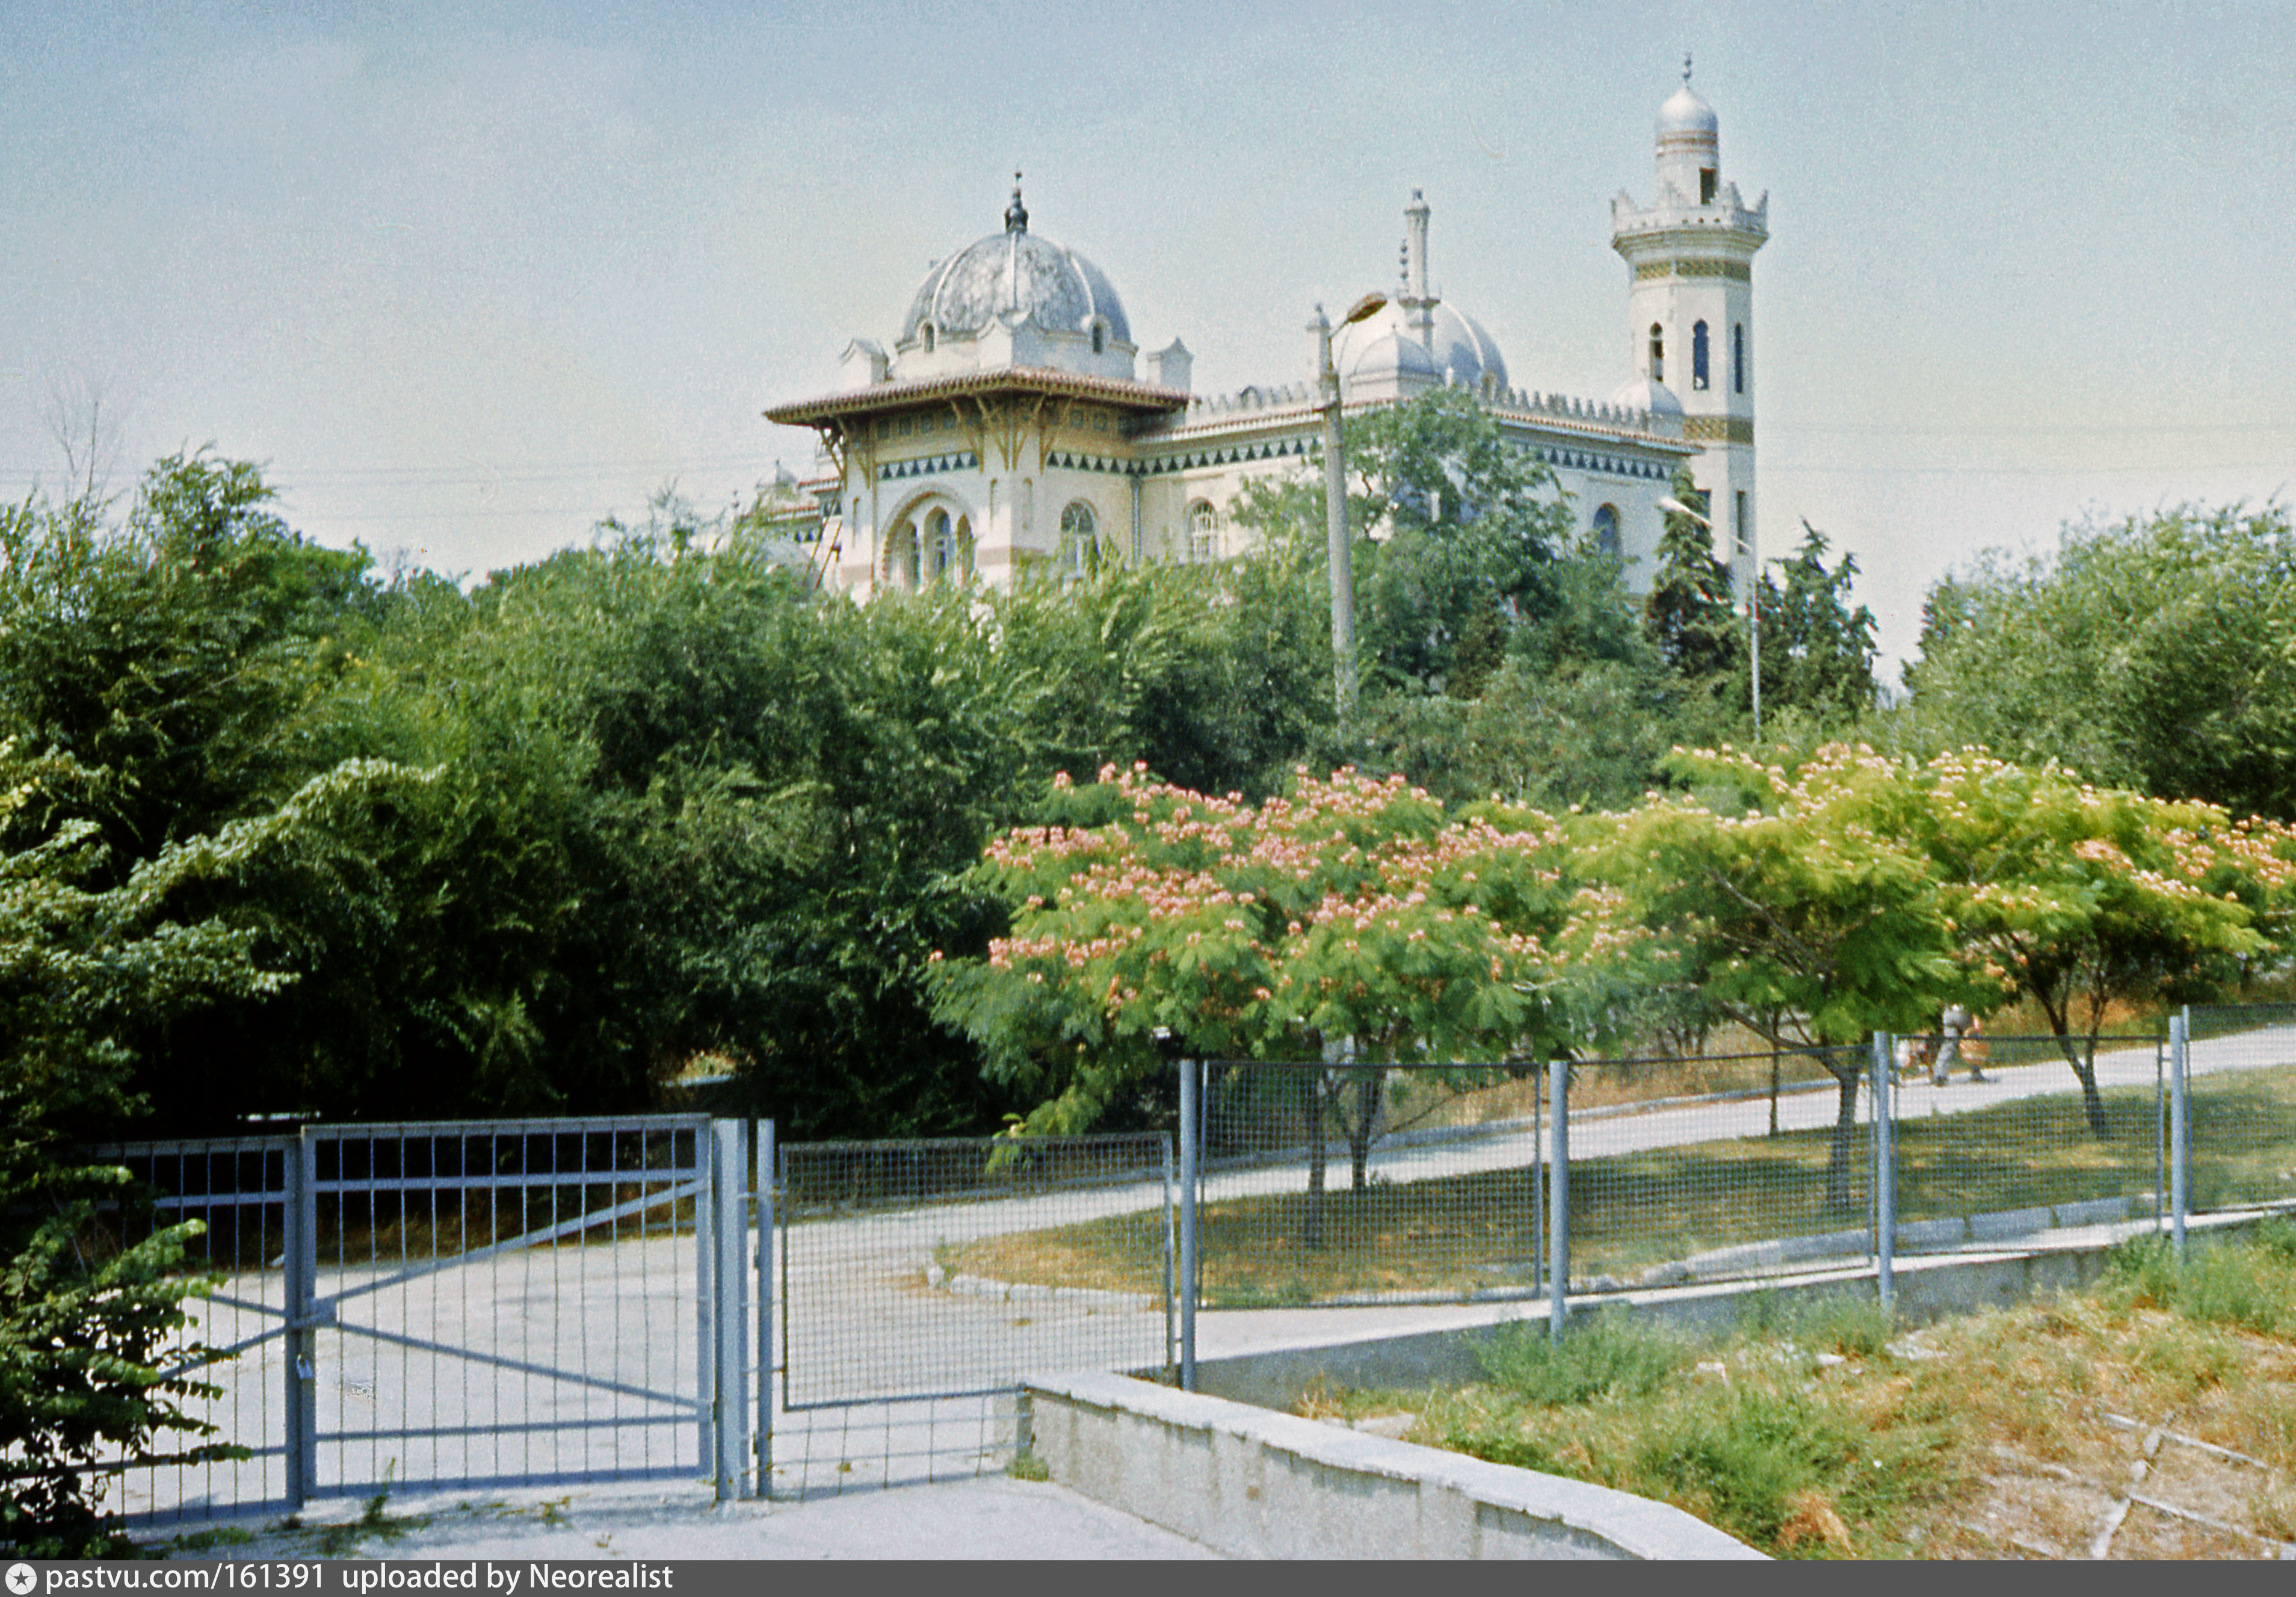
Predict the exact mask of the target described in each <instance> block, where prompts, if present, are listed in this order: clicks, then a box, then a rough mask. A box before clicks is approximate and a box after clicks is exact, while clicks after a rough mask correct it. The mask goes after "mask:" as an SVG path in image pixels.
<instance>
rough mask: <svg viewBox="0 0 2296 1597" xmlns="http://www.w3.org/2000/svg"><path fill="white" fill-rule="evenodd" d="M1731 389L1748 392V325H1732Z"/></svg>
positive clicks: (1736, 323) (1739, 323)
mask: <svg viewBox="0 0 2296 1597" xmlns="http://www.w3.org/2000/svg"><path fill="white" fill-rule="evenodd" d="M1730 387H1731V389H1732V391H1734V392H1735V393H1740V394H1743V393H1744V392H1745V391H1746V324H1745V323H1743V322H1734V323H1731V324H1730Z"/></svg>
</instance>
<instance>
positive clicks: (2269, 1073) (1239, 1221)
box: [940, 1061, 2296, 1307]
mask: <svg viewBox="0 0 2296 1597" xmlns="http://www.w3.org/2000/svg"><path fill="white" fill-rule="evenodd" d="M1998 1062H2005V1061H1997V1063H1998ZM2066 1077H2067V1082H2068V1085H2071V1071H2070V1070H2067V1071H2066ZM2104 1102H2105V1106H2106V1110H2107V1114H2108V1125H2109V1127H2110V1133H2111V1134H2110V1135H2109V1136H2107V1137H2106V1138H2105V1139H2103V1141H2099V1140H2098V1139H2096V1138H2095V1137H2093V1136H2091V1135H2090V1134H2089V1132H2088V1127H2087V1121H2086V1119H2085V1118H2084V1117H2083V1113H2082V1110H2081V1105H2080V1100H2079V1095H2078V1093H2073V1092H2066V1093H2054V1094H2051V1095H2049V1096H2047V1097H2040V1098H2026V1099H2020V1100H2016V1101H2013V1102H2009V1103H2005V1104H2001V1105H1997V1106H1996V1107H1994V1108H1992V1109H1989V1110H1981V1111H1980V1112H1977V1113H1973V1114H1967V1115H1949V1116H1939V1117H1935V1118H1929V1117H1923V1116H1919V1115H1913V1116H1909V1117H1908V1118H1905V1119H1903V1120H1901V1121H1900V1122H1899V1125H1898V1215H1899V1217H1900V1219H1901V1220H1903V1221H1907V1222H1913V1221H1918V1220H1923V1219H1927V1218H1934V1217H1939V1216H1956V1215H1959V1216H1966V1215H1972V1214H1987V1213H1993V1212H1997V1211H2001V1210H2009V1209H2022V1208H2038V1207H2040V1206H2043V1205H2048V1204H2064V1203H2074V1202H2080V1201H2084V1200H2091V1199H2099V1198H2125V1199H2128V1200H2131V1201H2132V1204H2136V1205H2139V1206H2140V1207H2137V1208H2136V1211H2135V1212H2136V1213H2137V1214H2139V1215H2142V1214H2144V1213H2146V1212H2149V1195H2150V1194H2152V1193H2153V1192H2154V1191H2155V1190H2156V1181H2157V1174H2156V1171H2157V1166H2156V1136H2157V1132H2158V1122H2157V1119H2156V1116H2155V1110H2154V1103H2153V1093H2152V1091H2151V1089H2150V1088H2149V1087H2144V1088H2114V1089H2108V1090H2107V1091H2106V1092H2105V1093H2104ZM2192 1106H2193V1109H2192V1113H2193V1146H2194V1196H2195V1200H2196V1201H2197V1202H2198V1203H2200V1204H2201V1205H2202V1206H2203V1207H2215V1206H2218V1205H2220V1204H2223V1203H2226V1202H2228V1201H2230V1200H2232V1199H2233V1198H2235V1197H2239V1198H2246V1199H2257V1198H2272V1197H2296V1176H2292V1175H2291V1173H2290V1172H2291V1168H2292V1167H2296V1066H2291V1067H2281V1068H2277V1069H2268V1070H2255V1071H2243V1072H2241V1073H2239V1074H2237V1075H2233V1076H2214V1077H2202V1078H2200V1080H2199V1081H2197V1082H2195V1084H2194V1090H2193V1095H2192ZM1831 1137H1832V1132H1831V1130H1830V1128H1827V1129H1820V1130H1816V1131H1806V1132H1789V1133H1786V1134H1782V1135H1779V1136H1775V1137H1774V1136H1767V1135H1756V1136H1750V1137H1743V1138H1738V1139H1734V1140H1730V1141H1724V1142H1704V1143H1699V1144H1695V1145H1692V1146H1688V1147H1678V1148H1668V1149H1661V1150H1654V1151H1648V1152H1641V1153H1632V1154H1624V1155H1617V1156H1607V1157H1603V1158H1597V1159H1574V1160H1573V1161H1572V1164H1571V1171H1570V1235H1571V1250H1572V1266H1573V1274H1574V1276H1575V1277H1578V1278H1580V1279H1584V1278H1587V1277H1590V1276H1594V1275H1597V1274H1610V1275H1612V1276H1614V1277H1618V1278H1620V1279H1625V1280H1633V1279H1635V1278H1636V1277H1637V1276H1638V1275H1639V1274H1641V1272H1642V1271H1643V1270H1644V1269H1645V1268H1647V1267H1648V1266H1650V1265H1654V1264H1658V1263H1660V1262H1662V1261H1666V1260H1673V1259H1682V1258H1686V1257H1691V1256H1693V1255H1695V1254H1698V1253H1701V1252H1704V1251H1706V1250H1709V1249H1717V1248H1723V1247H1727V1246H1731V1245H1734V1244H1737V1243H1743V1242H1750V1241H1761V1240H1766V1239H1769V1238H1774V1237H1789V1236H1798V1235H1808V1234H1813V1233H1823V1232H1830V1231H1839V1230H1854V1229H1857V1228H1858V1227H1860V1226H1862V1225H1864V1224H1866V1213H1867V1204H1868V1202H1869V1197H1868V1193H1867V1190H1866V1178H1867V1173H1868V1169H1869V1164H1868V1159H1869V1155H1868V1153H1867V1151H1866V1140H1865V1134H1864V1132H1863V1131H1862V1130H1861V1131H1860V1132H1859V1134H1858V1135H1857V1142H1856V1147H1855V1151H1854V1153H1853V1157H1852V1160H1851V1165H1852V1169H1851V1180H1852V1194H1851V1195H1852V1200H1853V1201H1852V1206H1851V1207H1850V1208H1849V1209H1847V1210H1840V1209H1834V1208H1830V1207H1829V1206H1828V1204H1827V1201H1826V1199H1827V1192H1826V1167H1827V1162H1828V1158H1829V1151H1830V1147H1831ZM1333 1180H1334V1181H1335V1182H1337V1183H1341V1190H1333V1191H1330V1192H1326V1193H1325V1194H1324V1199H1323V1201H1322V1205H1321V1224H1322V1235H1321V1242H1320V1246H1309V1245H1308V1239H1309V1235H1310V1232H1309V1221H1310V1216H1311V1215H1313V1214H1314V1213H1315V1206H1314V1205H1312V1204H1311V1203H1310V1201H1309V1199H1308V1194H1307V1193H1306V1192H1283V1193H1278V1194H1272V1195H1267V1196H1258V1197H1251V1198H1244V1199H1235V1200H1222V1201H1218V1202H1214V1203H1211V1204H1208V1205H1207V1206H1206V1207H1205V1209H1204V1212H1203V1216H1202V1226H1203V1265H1202V1268H1203V1280H1204V1293H1205V1298H1206V1300H1207V1302H1209V1303H1210V1305H1212V1306H1216V1307H1251V1306H1267V1305H1282V1304H1301V1303H1314V1302H1322V1301H1329V1300H1332V1299H1333V1298H1345V1297H1348V1296H1352V1295H1358V1294H1382V1293H1384V1294H1408V1295H1413V1296H1422V1297H1427V1298H1457V1297H1463V1296H1465V1295H1467V1294H1469V1293H1471V1292H1474V1291H1477V1290H1489V1289H1494V1288H1514V1289H1516V1290H1525V1291H1527V1290H1530V1273H1529V1271H1530V1261H1531V1259H1532V1257H1533V1250H1534V1247H1535V1246H1536V1241H1535V1238H1536V1226H1537V1224H1538V1216H1539V1213H1540V1210H1541V1208H1542V1205H1543V1201H1544V1200H1543V1198H1542V1196H1541V1194H1540V1192H1539V1191H1538V1183H1536V1181H1535V1179H1534V1177H1533V1175H1532V1174H1531V1173H1530V1172H1529V1171H1526V1170H1521V1169H1513V1170H1498V1171H1488V1172H1480V1173H1477V1174H1472V1175H1455V1176H1446V1177H1442V1178H1439V1179H1434V1180H1428V1181H1419V1182H1410V1183H1387V1182H1384V1181H1382V1180H1380V1179H1379V1178H1378V1177H1377V1176H1376V1175H1374V1180H1373V1182H1372V1183H1371V1184H1370V1185H1369V1186H1368V1187H1366V1188H1365V1189H1364V1190H1363V1191H1361V1192H1356V1191H1349V1190H1345V1189H1344V1183H1345V1182H1346V1181H1347V1172H1346V1168H1345V1167H1344V1165H1343V1164H1342V1165H1341V1166H1340V1167H1337V1168H1335V1169H1334V1171H1333ZM940 1263H941V1264H942V1265H943V1267H945V1268H947V1269H948V1270H950V1271H952V1272H958V1271H962V1272H965V1273H968V1274H975V1275H982V1276H987V1277H990V1278H993V1279H996V1280H1002V1281H1013V1282H1034V1283H1037V1284H1044V1285H1065V1286H1085V1287H1095V1288H1100V1289H1103V1290H1117V1291H1128V1292H1142V1293H1148V1294H1151V1295H1156V1294H1160V1293H1161V1292H1162V1290H1163V1267H1164V1266H1163V1255H1162V1249H1161V1237H1160V1235H1152V1234H1150V1228H1148V1227H1145V1226H1144V1225H1143V1224H1141V1222H1140V1220H1139V1218H1138V1216H1119V1217H1113V1218H1110V1219H1105V1220H1099V1221H1093V1222H1090V1223H1087V1224H1077V1225H1070V1226H1063V1227H1058V1228H1054V1229H1049V1230H1046V1231H1039V1232H1030V1233H1018V1234H1014V1235H1008V1236H1003V1237H995V1238H989V1239H985V1240H982V1241H977V1242H970V1243H964V1244H958V1245H952V1246H950V1247H948V1248H947V1249H944V1250H943V1252H942V1255H941V1258H940Z"/></svg>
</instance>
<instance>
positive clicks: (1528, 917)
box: [936, 769, 1632, 1130]
mask: <svg viewBox="0 0 2296 1597" xmlns="http://www.w3.org/2000/svg"><path fill="white" fill-rule="evenodd" d="M1052 815H1053V819H1052V823H1051V824H1050V825H1048V826H1044V827H1030V828H1022V829H1020V830H1018V831H1012V832H1009V833H1007V834H1006V835H1005V836H1004V837H1002V838H999V839H996V841H995V842H994V843H993V844H992V845H991V846H990V848H989V850H988V857H987V860H986V862H985V863H984V864H983V865H982V867H981V870H980V876H979V880H980V883H981V885H982V886H983V887H985V888H986V889H988V890H990V891H993V892H994V893H995V894H996V896H997V897H999V898H1000V899H1001V900H1002V901H1003V902H1004V903H1005V905H1008V906H1009V907H1010V909H1011V911H1012V914H1013V926H1012V930H1011V932H1010V934H1009V935H1007V936H1005V937H1002V938H997V939H996V940H995V941H994V942H992V943H991V944H990V945H989V946H988V952H987V953H986V954H985V955H982V956H980V957H977V958H969V959H955V960H949V961H947V962H943V963H942V964H941V966H940V978H939V991H938V995H937V1000H936V1005H937V1008H938V1010H939V1013H940V1014H941V1015H942V1016H943V1018H944V1019H946V1020H948V1021H949V1022H950V1023H951V1024H953V1025H956V1026H960V1027H962V1028H964V1030H965V1031H967V1032H968V1033H969V1034H971V1035H972V1036H974V1037H976V1038H978V1039H979V1040H980V1044H981V1045H982V1047H983V1049H984V1052H985V1057H986V1060H987V1062H988V1069H991V1070H992V1071H995V1072H996V1073H997V1074H999V1075H1000V1076H1002V1077H1005V1078H1007V1079H1009V1080H1011V1081H1013V1083H1014V1084H1015V1085H1016V1086H1018V1087H1019V1088H1020V1089H1021V1090H1022V1091H1023V1093H1025V1094H1026V1096H1027V1097H1028V1098H1029V1100H1030V1101H1031V1102H1036V1103H1037V1106H1038V1107H1037V1109H1036V1110H1035V1111H1034V1113H1033V1114H1032V1115H1031V1117H1030V1119H1029V1124H1030V1126H1031V1127H1032V1128H1035V1129H1042V1130H1068V1129H1078V1128H1081V1127H1083V1126H1089V1125H1091V1124H1092V1123H1093V1122H1094V1121H1095V1119H1096V1118H1098V1116H1099V1114H1100V1113H1101V1111H1102V1110H1103V1108H1104V1106H1106V1105H1107V1104H1108V1103H1109V1102H1111V1100H1112V1099H1113V1098H1114V1097H1115V1095H1116V1094H1117V1093H1118V1092H1119V1089H1121V1088H1122V1087H1124V1086H1125V1085H1128V1084H1129V1083H1130V1082H1132V1081H1134V1080H1136V1079H1137V1078H1138V1077H1141V1076H1143V1075H1144V1074H1145V1073H1147V1072H1148V1071H1150V1070H1151V1069H1153V1068H1154V1066H1155V1064H1156V1062H1157V1060H1158V1054H1157V1052H1156V1049H1155V1045H1154V1039H1155V1037H1156V1036H1157V1035H1158V1034H1159V1033H1160V1032H1165V1033H1169V1034H1170V1035H1172V1036H1177V1037H1178V1038H1179V1039H1181V1042H1182V1044H1184V1045H1185V1046H1186V1047H1188V1048H1190V1049H1192V1050H1193V1051H1196V1052H1200V1053H1201V1054H1204V1055H1207V1056H1211V1057H1219V1058H1235V1059H1276V1060H1304V1061H1313V1060H1317V1059H1322V1058H1326V1057H1329V1056H1330V1051H1331V1050H1332V1049H1333V1048H1334V1047H1336V1046H1337V1045H1338V1044H1340V1042H1341V1039H1350V1040H1351V1044H1352V1047H1353V1049H1354V1050H1355V1057H1357V1058H1361V1059H1366V1060H1373V1061H1398V1060H1423V1059H1431V1058H1432V1059H1443V1058H1478V1057H1480V1058H1484V1059H1493V1060H1498V1059H1507V1058H1513V1057H1519V1056H1530V1057H1537V1056H1540V1055H1542V1054H1544V1053H1545V1052H1548V1051H1551V1050H1553V1049H1554V1048H1557V1047H1560V1046H1562V1045H1563V1044H1565V1042H1567V1041H1570V1040H1574V1039H1576V1040H1580V1041H1584V1040H1585V1039H1586V1037H1587V1036H1591V1029H1590V1028H1593V1027H1595V1025H1597V1024H1598V1023H1599V1018H1600V1017H1601V1015H1602V1014H1603V1011H1604V1009H1605V1004H1606V999H1607V996H1608V988H1607V987H1604V986H1603V983H1604V982H1605V980H1606V979H1607V977H1608V974H1609V972H1610V971H1611V968H1612V965H1613V963H1614V961H1615V957H1616V955H1617V954H1618V952H1619V950H1620V948H1622V947H1623V946H1625V945H1626V944H1627V943H1629V942H1631V941H1632V938H1630V937H1628V936H1627V934H1626V933H1625V932H1624V931H1623V930H1621V929H1620V927H1619V926H1618V925H1617V924H1616V917H1615V910H1616V901H1615V899H1614V897H1612V896H1611V895H1608V894H1605V893H1603V892H1601V891H1599V890H1597V889H1593V888H1590V887H1587V886H1585V885H1584V884H1581V883H1579V882H1576V881H1574V880H1572V879H1571V878H1570V876H1569V875H1568V874H1567V872H1566V869H1565V867H1566V865H1567V863H1568V860H1569V856H1570V843H1569V839H1568V835H1567V833H1566V831H1564V829H1563V828H1562V827H1561V826H1560V825H1558V824H1557V823H1554V821H1552V820H1550V819H1549V818H1548V817H1546V816H1544V815H1539V814H1538V813H1537V812H1535V811H1530V810H1526V809H1513V808H1506V807H1479V808H1477V809H1473V810H1471V811H1469V812H1467V813H1465V814H1463V815H1457V816H1454V815H1449V814H1447V812H1446V811H1445V809H1444V807H1443V806H1442V805H1441V804H1440V803H1439V802H1437V801H1436V800H1434V799H1433V798H1430V797H1429V796H1428V795H1427V794H1426V793H1425V792H1423V791H1421V790H1415V789H1410V788H1408V787H1406V785H1405V784H1404V782H1403V781H1402V779H1401V778H1399V777H1394V778H1389V779H1388V780H1386V781H1384V782H1381V781H1377V780H1374V779H1373V778H1370V777H1365V776H1361V775H1358V774H1356V773H1354V772H1351V771H1345V772H1341V773H1339V774H1336V775H1334V776H1333V778H1332V779H1331V780H1330V781H1329V782H1322V781H1317V780H1315V779H1313V778H1310V777H1308V776H1306V775H1305V774H1302V775H1300V778H1299V779H1298V781H1297V782H1295V784H1294V786H1293V789H1292V792H1291V793H1290V794H1289V795H1288V796H1287V797H1285V798H1277V799H1271V800H1269V801H1268V802H1267V803H1266V804H1264V805H1261V806H1259V807H1251V806H1248V805H1244V804H1241V803H1239V802H1236V801H1234V800H1233V799H1222V798H1215V797H1209V796H1206V795H1203V794H1200V793H1193V792H1189V791H1187V790H1184V789H1179V788H1175V787H1172V786H1170V785H1169V784H1166V783H1161V782H1155V781H1153V780H1152V779H1150V778H1148V777H1146V776H1145V775H1144V774H1141V773H1137V772H1122V773H1119V772H1117V771H1114V770H1112V769H1111V770H1108V771H1103V773H1102V779H1101V781H1100V782H1096V783H1094V784H1092V785H1090V786H1087V787H1082V788H1070V787H1069V786H1068V785H1067V784H1066V783H1065V782H1062V783H1061V784H1058V785H1057V786H1056V790H1055V802H1054V806H1053V810H1052Z"/></svg>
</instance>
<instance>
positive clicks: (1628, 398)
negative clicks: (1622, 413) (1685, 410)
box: [1611, 377, 1682, 416]
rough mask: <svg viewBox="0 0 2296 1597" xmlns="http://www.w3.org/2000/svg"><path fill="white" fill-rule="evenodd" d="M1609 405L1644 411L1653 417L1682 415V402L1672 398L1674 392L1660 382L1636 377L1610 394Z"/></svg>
mask: <svg viewBox="0 0 2296 1597" xmlns="http://www.w3.org/2000/svg"><path fill="white" fill-rule="evenodd" d="M1611 404H1612V405H1617V406H1619V407H1620V408H1621V409H1623V410H1629V411H1636V410H1646V411H1648V412H1650V414H1652V415H1653V416H1678V415H1680V414H1682V401H1681V400H1679V399H1677V398H1676V397H1674V390H1673V389H1670V388H1669V387H1667V386H1666V384H1664V383H1662V382H1652V381H1651V380H1650V379H1649V378H1647V377H1637V378H1636V379H1635V380H1634V381H1632V382H1629V383H1628V384H1627V385H1626V386H1625V387H1624V388H1622V389H1620V390H1619V391H1618V392H1617V393H1615V394H1612V395H1611Z"/></svg>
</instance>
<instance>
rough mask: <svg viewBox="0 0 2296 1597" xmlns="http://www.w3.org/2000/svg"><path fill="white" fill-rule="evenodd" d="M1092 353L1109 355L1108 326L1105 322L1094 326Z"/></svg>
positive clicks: (1096, 323)
mask: <svg viewBox="0 0 2296 1597" xmlns="http://www.w3.org/2000/svg"><path fill="white" fill-rule="evenodd" d="M1092 352H1093V353H1094V354H1095V355H1105V354H1107V353H1108V324H1107V323H1104V322H1095V323H1093V324H1092Z"/></svg>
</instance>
